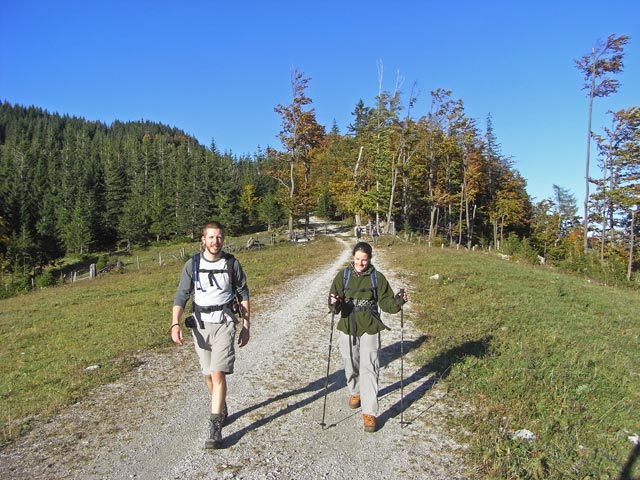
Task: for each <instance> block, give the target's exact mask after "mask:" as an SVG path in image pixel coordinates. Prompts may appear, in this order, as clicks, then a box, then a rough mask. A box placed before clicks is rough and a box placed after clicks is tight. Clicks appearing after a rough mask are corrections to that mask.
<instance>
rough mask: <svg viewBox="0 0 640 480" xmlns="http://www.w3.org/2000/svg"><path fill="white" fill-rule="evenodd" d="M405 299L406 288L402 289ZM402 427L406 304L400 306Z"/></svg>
mask: <svg viewBox="0 0 640 480" xmlns="http://www.w3.org/2000/svg"><path fill="white" fill-rule="evenodd" d="M400 295H401V296H402V297H404V288H401V289H400ZM400 425H405V422H404V304H403V305H400Z"/></svg>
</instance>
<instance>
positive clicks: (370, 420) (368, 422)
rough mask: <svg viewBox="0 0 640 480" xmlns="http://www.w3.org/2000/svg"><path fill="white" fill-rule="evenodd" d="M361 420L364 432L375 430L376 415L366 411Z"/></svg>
mask: <svg viewBox="0 0 640 480" xmlns="http://www.w3.org/2000/svg"><path fill="white" fill-rule="evenodd" d="M362 420H363V421H364V431H365V432H369V433H372V432H375V431H376V417H374V416H373V415H367V414H366V413H365V414H364V415H362Z"/></svg>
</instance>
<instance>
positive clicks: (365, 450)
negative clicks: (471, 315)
mask: <svg viewBox="0 0 640 480" xmlns="http://www.w3.org/2000/svg"><path fill="white" fill-rule="evenodd" d="M338 241H340V242H342V243H343V244H344V251H343V253H342V254H341V255H340V256H339V258H336V260H335V261H334V262H333V264H331V265H328V266H326V268H324V269H323V270H321V271H318V272H315V273H313V274H311V275H307V276H305V277H303V278H297V279H295V280H292V281H291V282H289V284H287V285H286V286H285V288H283V289H282V291H281V293H279V294H276V295H270V296H268V297H260V296H256V297H254V298H252V304H253V305H255V306H258V305H259V306H260V308H259V313H258V314H257V315H255V318H254V321H253V323H252V332H251V334H252V338H251V342H250V343H249V345H247V346H246V347H244V348H243V349H240V350H238V353H237V359H236V373H234V374H233V375H230V376H229V377H228V382H229V395H228V404H229V409H230V413H231V416H230V422H231V423H230V424H229V425H227V426H226V427H225V428H224V429H223V435H224V437H225V438H224V448H222V449H220V450H213V451H205V450H204V449H203V444H204V440H205V438H206V434H207V418H208V404H209V400H208V395H207V394H206V388H205V386H204V382H202V379H201V376H200V372H199V369H198V367H197V359H196V357H195V353H194V352H193V348H192V346H191V344H190V343H186V344H185V346H183V347H176V348H175V349H172V350H171V351H170V352H168V353H164V354H158V353H151V354H145V355H144V357H141V358H140V359H139V360H140V366H139V367H138V368H136V369H135V370H134V371H133V372H131V374H129V375H127V376H126V377H125V378H123V379H122V381H121V382H119V383H115V384H111V385H107V386H105V387H102V388H100V389H98V390H97V391H96V392H95V394H93V395H91V396H90V397H89V398H88V399H86V400H84V401H83V402H81V403H79V404H76V405H73V406H71V407H69V408H68V409H66V410H65V412H64V413H62V414H60V415H58V416H56V417H54V418H52V419H51V420H50V421H48V422H47V423H46V424H44V425H41V426H38V427H36V428H35V429H34V430H33V431H31V432H30V433H29V434H28V435H26V436H25V437H23V438H21V439H19V440H18V441H17V442H15V443H14V444H12V445H10V446H8V447H6V448H5V449H4V450H3V451H2V452H0V478H2V479H5V478H6V479H16V480H20V479H25V480H27V479H28V480H35V479H83V480H85V479H131V478H136V479H149V480H151V479H153V480H160V479H219V478H229V479H232V478H233V479H287V480H288V479H363V478H367V479H371V480H376V479H380V480H382V479H385V480H386V479H392V478H393V479H395V478H408V479H417V478H420V479H463V478H470V477H471V476H470V474H469V472H468V470H465V468H464V467H463V466H462V463H461V460H460V457H459V456H458V455H457V453H459V452H460V451H461V450H463V449H464V447H463V446H461V445H458V444H457V443H456V442H454V441H453V440H452V439H451V438H450V436H449V435H448V434H447V432H446V429H445V427H444V421H445V419H446V417H447V416H450V415H455V409H454V407H453V406H452V405H450V403H451V402H450V401H449V399H448V398H447V396H446V391H445V388H444V387H442V386H440V385H438V384H437V382H436V379H435V376H434V375H433V373H432V372H428V371H426V372H425V371H422V370H420V369H417V368H416V367H415V366H414V365H412V364H411V363H410V358H411V353H410V350H411V347H412V345H416V344H417V343H419V342H421V341H422V340H423V338H421V337H420V336H419V335H420V334H419V333H418V332H417V331H415V330H414V328H413V327H412V324H411V322H410V318H411V311H410V303H409V304H407V306H406V307H405V322H404V352H405V357H404V369H403V371H404V382H403V385H404V399H403V405H404V407H405V411H404V413H403V420H404V422H405V424H401V422H400V418H401V416H400V402H401V398H400V367H401V360H400V315H399V314H398V315H386V314H384V315H383V319H384V321H385V323H386V324H387V325H389V326H390V327H391V328H392V330H391V331H387V332H384V333H383V334H382V345H383V352H382V357H381V367H382V368H381V376H380V390H381V391H380V417H379V422H381V423H382V425H381V427H380V429H379V430H378V432H376V433H373V434H370V433H365V432H363V430H362V417H361V414H360V412H359V411H356V412H354V411H352V410H350V409H349V408H348V406H347V396H348V394H347V391H346V386H345V380H344V375H343V371H342V360H341V359H340V358H339V352H338V348H337V342H336V340H337V338H336V335H334V336H333V346H332V355H331V363H330V375H329V389H328V391H329V394H328V396H327V402H326V410H325V423H326V426H325V427H324V428H323V427H322V426H321V425H320V422H321V419H322V414H323V405H324V387H325V378H326V376H325V375H326V370H327V354H328V350H329V338H330V325H331V316H330V314H328V313H327V307H326V296H327V292H328V289H329V286H330V284H331V281H332V279H333V277H334V276H335V274H336V273H337V271H338V270H339V269H340V268H341V267H342V266H343V265H344V264H345V263H346V262H347V261H348V259H349V258H350V251H349V249H350V242H349V243H347V242H346V241H344V240H341V239H339V238H338ZM374 265H376V266H378V267H379V268H380V270H381V271H382V272H383V273H384V274H385V275H386V276H387V278H388V279H389V281H390V283H391V285H392V287H394V288H395V289H396V290H397V288H399V285H398V283H397V281H394V273H393V272H392V271H390V270H388V269H387V268H386V265H385V259H384V256H383V252H382V251H374ZM407 287H408V290H409V292H411V288H410V286H407ZM256 310H257V308H256Z"/></svg>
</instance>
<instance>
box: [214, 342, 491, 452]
mask: <svg viewBox="0 0 640 480" xmlns="http://www.w3.org/2000/svg"><path fill="white" fill-rule="evenodd" d="M426 340H427V336H426V335H422V336H420V337H418V338H417V339H416V340H413V341H405V342H404V352H405V355H406V354H407V353H409V352H411V351H412V350H415V349H417V348H418V347H420V346H421V345H422V344H423V343H424V342H425V341H426ZM490 342H491V336H487V337H484V338H481V339H479V340H472V341H468V342H465V343H463V344H461V345H458V346H456V347H454V348H451V349H449V350H447V351H445V352H442V353H440V354H439V355H437V356H436V357H434V358H433V359H432V360H431V361H430V362H429V363H427V364H425V365H423V366H422V367H420V368H419V369H418V370H416V371H415V372H414V373H413V374H411V375H410V376H409V377H407V378H406V379H403V386H404V387H407V386H409V385H411V384H415V383H418V385H417V387H415V386H414V388H413V390H412V391H411V392H410V393H409V394H408V395H406V396H405V397H404V400H403V407H404V410H405V411H406V410H407V409H408V408H409V407H410V406H411V405H412V404H413V403H415V402H416V401H417V400H419V399H420V398H421V397H423V396H424V395H425V394H426V393H427V392H428V391H429V390H431V389H432V388H433V387H434V386H435V385H436V384H437V382H438V381H439V380H440V379H441V378H446V377H447V376H448V374H449V372H450V371H451V368H452V367H453V365H455V364H456V363H459V362H461V361H463V360H464V358H465V357H468V356H474V357H476V358H482V357H484V356H486V355H487V354H488V352H489V344H490ZM398 358H400V342H396V343H394V344H391V345H389V346H386V347H384V348H382V349H381V351H380V366H381V368H382V367H384V366H386V365H388V364H389V363H391V362H393V361H394V360H396V359H398ZM434 374H435V375H434ZM325 382H326V377H325V376H322V377H320V378H318V379H316V380H314V381H312V382H310V383H309V384H307V385H305V386H304V387H301V388H297V389H294V390H290V391H288V392H284V393H281V394H279V395H276V396H275V397H271V398H269V399H267V400H264V401H262V402H260V403H257V404H255V405H252V406H251V407H247V408H244V409H242V410H239V411H238V412H235V413H233V414H231V415H230V417H229V423H231V422H233V421H234V420H237V419H238V418H240V417H242V416H244V415H247V414H249V413H251V412H253V411H255V410H258V409H261V408H263V407H268V406H269V405H271V404H273V403H275V402H278V401H281V400H285V399H287V398H290V397H295V396H297V395H301V394H304V393H313V394H312V395H310V396H307V397H305V398H302V399H300V400H298V401H296V402H294V403H291V404H287V406H286V407H285V408H281V409H280V410H277V411H274V412H273V413H271V414H270V415H267V416H265V417H263V418H261V419H259V420H255V421H254V422H252V423H251V424H249V425H247V426H245V427H243V428H241V429H240V430H238V431H236V432H234V433H232V434H231V435H229V436H228V437H226V438H225V439H224V447H225V448H227V447H231V446H233V445H235V444H236V443H238V442H239V441H240V439H241V438H242V437H243V436H244V435H245V434H246V433H248V432H250V431H252V430H255V429H257V428H259V427H261V426H263V425H266V424H268V423H270V422H272V421H273V420H275V419H277V418H279V417H282V416H283V415H287V414H289V413H291V412H293V411H295V410H297V409H298V408H301V407H304V406H306V405H309V404H311V403H313V402H315V401H316V400H318V399H321V398H323V396H324V394H325ZM420 382H421V383H420ZM345 387H346V380H345V377H344V371H343V370H342V369H340V370H337V371H335V372H333V373H332V374H330V375H329V382H328V387H327V395H328V394H331V393H335V392H337V391H338V390H341V389H342V388H345ZM396 390H400V381H399V380H398V381H397V382H395V383H393V384H392V385H389V386H387V387H385V388H383V389H381V390H380V392H379V397H382V396H385V395H388V394H390V393H391V392H394V391H396ZM425 411H426V410H425ZM422 413H424V411H423V412H420V413H419V414H418V415H416V416H415V417H414V418H418V417H419V416H420V415H422ZM354 414H355V412H349V413H348V414H347V415H346V416H344V417H343V418H340V419H338V420H336V421H335V422H333V423H331V424H329V425H328V427H325V428H330V427H332V426H336V425H337V424H339V423H341V422H343V421H345V420H346V419H348V418H350V417H352V416H353V415H354ZM399 414H400V402H399V401H398V402H396V403H395V404H393V405H392V406H391V407H389V408H388V409H387V410H385V411H384V412H383V413H382V415H381V416H380V417H379V424H380V428H381V427H382V426H383V425H384V423H385V422H386V421H387V420H389V419H390V418H393V417H395V416H397V415H399ZM319 424H320V421H318V426H320V425H319Z"/></svg>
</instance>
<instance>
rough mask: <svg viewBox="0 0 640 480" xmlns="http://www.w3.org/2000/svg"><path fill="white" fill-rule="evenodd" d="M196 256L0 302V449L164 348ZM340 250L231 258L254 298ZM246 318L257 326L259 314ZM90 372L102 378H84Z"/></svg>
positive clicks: (148, 260)
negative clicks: (185, 269) (187, 265)
mask: <svg viewBox="0 0 640 480" xmlns="http://www.w3.org/2000/svg"><path fill="white" fill-rule="evenodd" d="M232 242H233V239H228V243H232ZM236 243H238V244H244V242H236ZM197 248H198V244H197V243H192V244H185V245H172V246H167V247H162V248H150V249H146V250H138V251H133V252H132V253H131V255H130V256H127V257H121V260H122V261H123V262H124V264H125V266H124V269H123V272H122V273H117V272H112V273H110V274H108V275H105V276H100V277H98V278H97V279H95V280H86V281H82V282H77V283H74V284H68V285H64V286H59V287H51V288H46V289H42V290H38V291H35V292H32V293H30V294H27V295H21V296H18V297H13V298H9V299H4V300H0V345H2V346H1V347H0V399H1V401H2V409H0V426H1V429H0V432H1V434H0V445H1V444H5V443H6V442H8V441H10V440H12V439H14V438H15V437H16V436H17V435H19V434H20V433H21V432H23V431H24V430H25V429H28V428H29V427H30V425H31V424H32V423H33V422H37V421H39V420H42V419H44V418H46V416H48V415H51V414H53V413H55V412H56V411H57V410H59V409H60V407H62V406H64V405H68V404H72V403H74V402H76V401H78V399H80V398H82V397H83V396H84V395H85V394H86V393H87V392H88V391H90V390H91V389H92V388H95V387H96V386H97V385H100V384H103V383H108V382H112V381H114V380H115V379H116V378H117V377H118V376H119V375H121V374H122V373H123V372H126V371H127V370H129V369H131V368H132V367H135V366H136V365H135V362H136V360H135V358H136V354H137V353H139V352H142V351H145V350H149V349H165V348H172V347H173V343H172V342H171V339H170V338H169V334H168V330H169V325H170V324H171V305H172V304H173V295H174V293H175V289H176V286H177V284H178V279H179V276H180V270H181V269H182V266H183V264H184V261H186V259H187V258H188V257H185V258H180V252H181V250H182V249H184V252H185V253H186V255H187V256H190V255H191V253H193V252H194V251H196V249H197ZM339 249H340V246H339V245H338V244H337V243H336V242H334V241H332V240H331V239H329V238H326V237H325V238H323V237H320V239H319V240H318V241H315V242H311V243H304V244H303V243H300V244H293V243H290V242H283V243H279V244H277V245H275V246H269V247H267V248H264V249H260V250H240V251H237V252H234V254H235V255H236V257H237V258H238V259H239V260H240V261H241V263H242V265H243V268H244V270H245V272H246V273H247V275H248V277H249V280H250V281H249V287H250V288H251V292H252V294H253V295H255V294H261V293H269V291H271V290H272V289H276V288H278V285H279V284H280V283H282V281H283V280H284V279H286V278H290V277H291V272H295V274H298V275H301V274H303V273H306V272H308V271H309V270H310V269H312V268H314V267H316V266H318V265H324V264H326V263H327V262H329V261H330V260H331V259H333V258H334V257H335V253H336V251H338V250H339ZM159 258H162V259H163V265H162V266H160V265H159V263H160V262H159ZM328 288H329V286H327V289H328ZM252 310H253V312H254V313H256V314H258V318H259V312H260V309H259V305H254V308H252ZM92 365H100V368H98V369H96V370H92V371H91V370H90V371H87V370H86V368H87V367H89V366H92Z"/></svg>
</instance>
